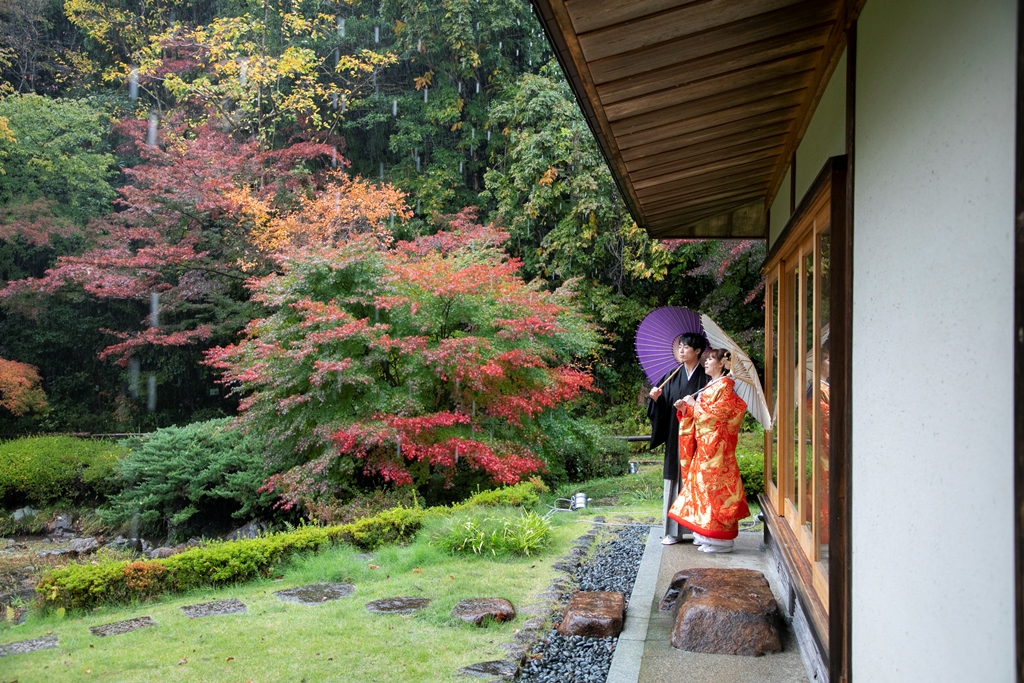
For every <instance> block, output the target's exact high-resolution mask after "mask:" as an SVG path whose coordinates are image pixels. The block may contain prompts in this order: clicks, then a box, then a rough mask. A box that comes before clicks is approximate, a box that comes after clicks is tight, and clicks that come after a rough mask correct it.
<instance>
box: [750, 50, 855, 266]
mask: <svg viewBox="0 0 1024 683" xmlns="http://www.w3.org/2000/svg"><path fill="white" fill-rule="evenodd" d="M840 154H846V52H845V51H844V52H843V54H842V56H841V57H840V58H839V63H838V64H837V65H836V68H835V71H834V72H833V73H832V78H831V79H830V80H829V82H828V85H827V86H825V92H823V93H822V95H821V100H819V101H818V106H817V108H816V109H815V110H814V117H813V118H812V119H811V123H810V125H809V126H807V131H806V132H805V133H804V137H803V140H801V141H800V145H799V146H798V147H797V150H796V202H797V204H799V203H800V200H801V198H802V197H803V196H804V194H806V193H807V190H808V189H810V187H811V183H813V182H814V179H815V178H817V177H818V172H819V171H821V168H822V166H824V165H825V161H826V160H827V159H828V158H829V157H834V156H839V155H840ZM792 173H793V169H792V168H790V169H789V170H788V171H786V176H785V177H784V178H783V179H782V185H780V189H779V192H778V194H777V195H775V201H774V202H772V206H771V209H770V213H769V215H770V216H771V219H770V220H771V225H770V226H769V235H768V248H769V249H770V248H771V247H772V245H773V244H775V240H776V239H778V237H779V234H780V233H781V232H782V229H783V228H785V227H786V223H787V222H788V221H789V218H790V216H791V213H790V206H789V188H790V183H791V182H792V181H791V178H792Z"/></svg>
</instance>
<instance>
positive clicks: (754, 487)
mask: <svg viewBox="0 0 1024 683" xmlns="http://www.w3.org/2000/svg"><path fill="white" fill-rule="evenodd" d="M762 434H763V432H762ZM736 464H737V465H739V468H740V478H741V479H742V480H743V490H744V491H746V493H747V497H748V498H755V497H756V496H757V494H759V493H763V492H764V445H763V436H762V435H759V434H756V433H746V432H743V433H741V434H740V438H739V442H738V443H737V445H736Z"/></svg>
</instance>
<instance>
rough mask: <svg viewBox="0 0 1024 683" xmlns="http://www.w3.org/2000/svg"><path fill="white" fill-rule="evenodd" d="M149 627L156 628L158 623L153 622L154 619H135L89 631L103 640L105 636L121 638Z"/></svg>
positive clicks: (93, 628) (96, 627)
mask: <svg viewBox="0 0 1024 683" xmlns="http://www.w3.org/2000/svg"><path fill="white" fill-rule="evenodd" d="M149 626H156V622H155V621H153V617H135V618H134V619H126V620H124V621H115V622H113V623H110V624H103V625H102V626H93V627H91V628H90V629H89V633H91V634H93V635H94V636H99V637H100V638H103V637H105V636H119V635H121V634H122V633H128V632H129V631H135V630H137V629H140V628H147V627H149Z"/></svg>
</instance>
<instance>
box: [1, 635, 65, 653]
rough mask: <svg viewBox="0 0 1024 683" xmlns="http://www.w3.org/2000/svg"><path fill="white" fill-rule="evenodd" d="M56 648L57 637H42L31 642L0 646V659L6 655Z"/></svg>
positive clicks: (21, 641) (20, 641) (17, 642)
mask: <svg viewBox="0 0 1024 683" xmlns="http://www.w3.org/2000/svg"><path fill="white" fill-rule="evenodd" d="M55 647H57V636H43V637H42V638H33V639H32V640H19V641H16V642H13V643H4V644H3V645H0V657H6V656H8V655H23V654H25V653H26V652H35V651H36V650H51V649H53V648H55Z"/></svg>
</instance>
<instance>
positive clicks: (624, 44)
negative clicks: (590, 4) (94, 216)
mask: <svg viewBox="0 0 1024 683" xmlns="http://www.w3.org/2000/svg"><path fill="white" fill-rule="evenodd" d="M799 1H800V0H759V1H758V2H751V1H750V0H708V1H707V2H702V3H693V4H689V5H684V6H682V7H678V8H676V9H672V10H667V11H664V12H660V13H658V14H652V15H648V16H646V17H643V18H639V19H634V20H632V21H629V22H627V23H624V24H613V25H611V26H608V27H607V28H603V29H600V30H596V31H591V32H588V33H586V34H584V35H581V36H580V37H579V42H580V49H581V50H582V54H583V56H584V57H585V58H586V61H588V62H596V61H597V60H599V59H602V58H604V57H610V56H612V55H617V54H621V53H623V52H630V51H633V50H641V49H643V48H647V47H651V46H654V45H657V44H658V43H663V42H666V41H670V40H673V39H676V38H680V37H682V36H687V35H693V34H694V33H700V32H702V31H706V30H708V29H712V28H715V27H716V26H721V25H722V24H729V23H732V22H734V21H741V20H743V19H749V18H751V17H756V16H758V15H761V14H765V13H767V12H770V11H772V10H775V9H780V8H784V7H791V6H792V5H796V4H799ZM586 5H587V3H575V2H574V3H572V6H573V9H574V10H576V12H577V13H582V12H585V11H586Z"/></svg>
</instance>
